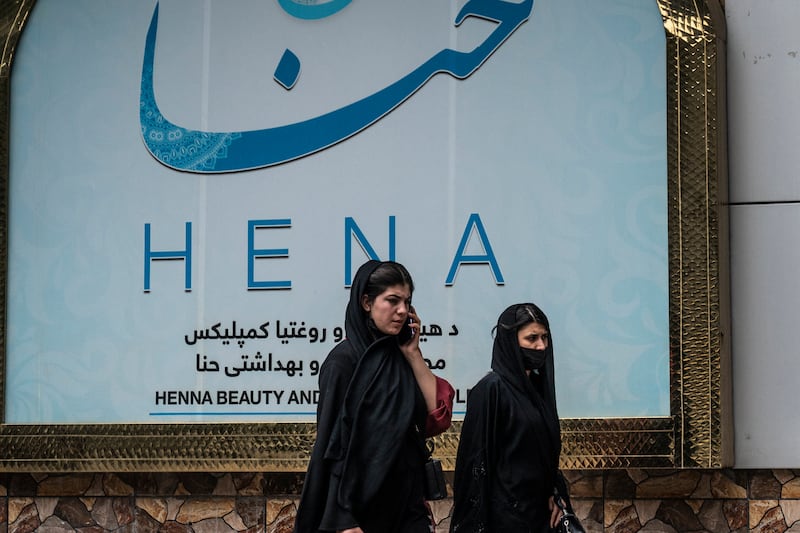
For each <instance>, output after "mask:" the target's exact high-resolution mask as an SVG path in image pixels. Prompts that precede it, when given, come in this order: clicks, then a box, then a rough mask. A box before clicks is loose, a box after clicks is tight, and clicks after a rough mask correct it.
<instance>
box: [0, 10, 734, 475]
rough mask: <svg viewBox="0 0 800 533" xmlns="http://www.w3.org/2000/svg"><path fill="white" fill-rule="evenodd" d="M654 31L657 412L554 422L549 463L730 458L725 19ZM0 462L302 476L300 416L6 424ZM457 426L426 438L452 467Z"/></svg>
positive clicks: (9, 17)
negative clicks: (658, 41) (659, 176)
mask: <svg viewBox="0 0 800 533" xmlns="http://www.w3.org/2000/svg"><path fill="white" fill-rule="evenodd" d="M655 1H657V3H658V6H659V9H660V10H661V14H662V17H663V19H664V28H665V33H666V38H667V94H666V99H667V127H668V134H667V158H668V201H669V206H668V241H669V272H670V279H669V292H670V294H669V317H670V318H669V330H670V350H671V353H670V369H671V370H670V412H671V415H670V416H668V417H658V418H609V419H564V420H562V428H563V452H562V460H561V461H562V467H563V468H568V469H569V468H573V469H592V468H658V467H668V468H719V467H725V466H730V464H731V463H732V427H733V426H732V419H731V416H732V411H731V401H730V347H729V346H728V344H727V343H726V342H724V339H726V338H729V335H727V334H728V332H729V331H730V327H729V305H728V304H729V283H728V271H727V269H728V260H727V259H728V249H727V247H728V241H727V218H728V217H727V212H726V210H725V208H724V206H725V204H726V201H727V166H726V146H725V138H726V128H725V97H724V96H725V93H724V91H725V71H724V62H725V53H724V52H725V35H724V33H725V29H724V16H723V12H722V8H721V6H720V5H719V3H718V0H655ZM34 4H35V0H0V35H2V36H3V37H4V39H3V50H2V57H0V129H1V130H0V217H2V219H1V220H0V262H1V263H2V264H0V300H1V301H2V305H0V376H2V379H0V416H2V417H4V415H5V392H6V391H5V375H6V374H5V370H6V369H5V364H6V357H5V354H6V352H5V348H6V347H5V322H6V307H5V302H6V283H7V278H6V273H7V271H8V233H7V231H6V230H7V225H8V207H9V206H8V202H9V198H8V190H9V110H10V100H9V98H10V74H11V64H12V59H13V56H14V50H15V47H16V45H17V43H18V40H19V37H20V34H21V32H22V30H23V27H24V25H25V22H26V20H27V18H28V16H29V14H30V12H31V10H32V9H33V7H34ZM3 419H4V418H0V471H7V472H103V471H109V472H135V471H148V472H154V471H201V472H211V471H220V472H246V471H271V472H304V471H305V469H306V465H307V461H308V457H309V452H310V449H311V445H312V444H313V440H314V424H307V423H306V424H300V423H269V424H266V423H265V424H254V423H247V424H238V423H231V424H89V425H83V424H81V425H10V424H2V420H3ZM460 427H461V424H460V423H454V424H453V427H452V428H451V429H450V430H448V431H447V432H446V433H445V434H443V435H441V436H439V437H437V440H438V442H437V455H438V456H439V457H440V458H441V459H442V460H443V462H444V465H445V467H446V468H448V469H450V470H452V469H453V468H454V465H455V454H456V449H457V446H458V434H459V430H460Z"/></svg>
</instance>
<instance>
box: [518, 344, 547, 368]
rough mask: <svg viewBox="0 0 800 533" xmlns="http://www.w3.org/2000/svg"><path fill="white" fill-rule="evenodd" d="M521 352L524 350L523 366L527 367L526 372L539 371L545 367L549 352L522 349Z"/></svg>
mask: <svg viewBox="0 0 800 533" xmlns="http://www.w3.org/2000/svg"><path fill="white" fill-rule="evenodd" d="M520 350H522V366H523V367H525V370H538V369H540V368H542V367H543V366H544V362H545V360H546V359H547V352H545V351H544V350H532V349H531V348H521V347H520Z"/></svg>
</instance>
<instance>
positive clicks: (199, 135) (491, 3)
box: [139, 0, 533, 173]
mask: <svg viewBox="0 0 800 533" xmlns="http://www.w3.org/2000/svg"><path fill="white" fill-rule="evenodd" d="M329 4H331V8H336V9H337V10H340V9H342V8H343V7H344V6H345V5H347V3H346V2H345V3H343V2H330V3H329ZM290 5H291V3H287V2H282V3H281V6H282V7H283V8H284V9H285V10H286V9H287V7H288V6H290ZM323 5H324V4H323ZM532 8H533V0H525V1H523V2H520V3H512V2H507V1H503V0H469V1H468V2H467V3H466V4H465V5H464V7H463V8H462V9H461V11H460V12H459V13H458V15H457V16H456V18H455V25H456V26H459V25H461V23H462V22H463V21H464V20H466V19H467V18H469V17H478V18H481V19H485V20H488V21H491V22H494V23H497V26H496V28H495V29H494V30H493V31H492V32H491V33H490V34H489V36H488V37H487V38H486V39H485V40H484V41H483V42H482V43H480V44H479V45H478V46H476V47H475V48H474V49H473V50H472V51H469V52H460V51H457V50H453V49H450V48H447V49H444V50H440V51H439V52H437V53H435V54H434V55H433V56H432V57H431V58H430V59H428V60H427V61H425V62H423V63H422V64H421V65H420V66H419V67H417V68H416V69H414V70H413V71H411V72H409V73H408V74H406V75H405V76H403V77H402V78H400V79H398V80H397V81H395V82H394V83H392V84H389V85H388V86H387V87H385V88H383V89H381V90H379V91H377V92H375V93H373V94H371V95H369V96H366V97H364V98H362V99H361V100H358V101H355V102H353V103H351V104H349V105H345V106H343V107H341V108H339V109H335V110H333V111H330V112H328V113H325V114H322V115H320V116H317V117H313V118H310V119H307V120H303V121H300V122H295V123H293V124H285V125H281V126H275V127H270V128H265V129H260V130H251V131H238V132H210V131H200V130H190V129H188V128H184V127H182V126H179V125H177V124H174V123H172V122H170V121H169V120H168V119H167V118H166V117H165V116H164V115H163V114H162V112H161V109H159V107H158V104H157V102H156V97H155V92H154V90H153V65H154V59H155V45H156V33H157V28H158V4H156V7H155V10H154V12H153V17H152V19H151V22H150V28H149V29H148V31H147V39H146V42H145V52H144V63H143V67H142V82H141V96H140V111H139V121H140V123H141V128H142V137H143V140H144V143H145V146H146V147H147V149H148V150H149V151H150V153H151V154H152V155H153V157H155V158H156V159H157V160H158V161H159V162H161V163H163V164H164V165H166V166H168V167H171V168H174V169H177V170H184V171H189V172H197V173H222V172H236V171H241V170H250V169H255V168H263V167H269V166H273V165H278V164H281V163H285V162H287V161H291V160H294V159H298V158H301V157H305V156H307V155H310V154H313V153H315V152H318V151H320V150H324V149H326V148H328V147H331V146H333V145H335V144H337V143H339V142H341V141H343V140H345V139H347V138H349V137H352V136H353V135H355V134H357V133H358V132H360V131H362V130H363V129H365V128H367V127H368V126H370V125H371V124H373V123H375V122H376V121H378V120H380V119H381V118H383V117H384V116H386V115H387V114H388V113H390V112H391V111H392V110H394V109H395V108H396V107H397V106H399V105H400V104H402V103H403V102H404V101H406V100H407V99H408V98H409V97H411V96H412V95H413V94H414V93H416V92H417V91H418V90H419V89H420V88H421V87H422V86H423V85H425V83H427V82H428V80H430V79H431V78H432V77H433V76H434V75H436V74H439V73H446V74H449V75H451V76H453V77H454V78H458V79H465V78H467V77H469V76H470V75H471V74H472V73H473V72H475V70H477V69H478V68H479V67H480V66H481V65H482V64H483V63H484V62H485V61H486V60H487V58H489V56H490V55H492V53H493V52H494V51H495V50H497V48H498V47H500V45H501V44H503V42H504V41H505V40H506V39H507V38H508V37H509V36H510V35H511V34H512V33H513V32H514V30H516V29H517V28H518V27H519V26H520V25H521V24H522V23H524V22H525V21H526V20H528V17H529V16H530V13H531V10H532ZM309 16H310V15H309ZM322 16H327V15H325V14H320V15H319V17H322ZM298 73H299V59H298V58H297V57H296V56H294V54H293V53H292V52H291V51H290V50H287V51H286V52H285V53H284V60H282V61H281V63H280V64H279V66H278V69H277V71H276V74H275V79H276V81H277V82H278V83H280V84H281V85H283V86H284V87H285V88H286V89H287V90H290V89H291V88H292V87H293V86H294V84H295V83H296V81H297V75H298Z"/></svg>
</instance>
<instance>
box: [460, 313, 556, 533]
mask: <svg viewBox="0 0 800 533" xmlns="http://www.w3.org/2000/svg"><path fill="white" fill-rule="evenodd" d="M531 322H537V323H540V324H542V325H543V326H544V327H545V328H547V330H548V332H549V331H550V324H549V322H548V320H547V317H546V316H545V314H544V313H543V312H542V310H541V309H539V308H538V307H537V306H536V305H534V304H532V303H523V304H515V305H512V306H510V307H508V308H507V309H505V310H504V311H503V312H502V314H501V315H500V317H499V318H498V320H497V326H496V327H495V338H494V345H493V348H492V365H491V366H492V370H493V371H492V372H490V373H488V374H487V375H486V376H484V377H483V378H482V379H481V380H480V381H479V382H478V383H477V384H476V385H475V386H474V387H473V388H472V390H471V392H470V394H469V397H468V398H467V414H466V416H465V417H464V423H463V426H462V429H461V437H460V440H459V446H458V456H457V458H456V471H455V478H454V483H453V490H454V498H453V499H454V505H453V514H452V518H451V531H457V532H459V533H460V532H465V533H466V532H473V531H497V532H499V531H503V532H514V533H516V532H520V531H536V532H540V531H548V530H549V518H550V511H549V509H548V499H549V497H550V496H551V495H552V494H553V488H554V487H556V486H558V484H559V481H558V477H559V476H558V459H559V454H560V452H561V437H560V430H559V423H558V411H557V409H556V395H555V379H554V374H553V367H554V365H553V343H552V337H550V339H551V340H550V342H549V343H548V346H547V349H546V350H545V361H544V364H543V365H542V366H541V368H539V369H537V370H535V371H531V372H530V375H528V374H527V373H526V371H525V365H524V359H523V351H522V348H520V346H519V340H518V331H519V329H520V328H521V327H523V326H525V325H526V324H529V323H531Z"/></svg>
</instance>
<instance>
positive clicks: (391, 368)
mask: <svg viewBox="0 0 800 533" xmlns="http://www.w3.org/2000/svg"><path fill="white" fill-rule="evenodd" d="M381 265H382V263H381V262H379V261H368V262H367V263H365V264H364V265H362V266H361V267H360V268H359V269H358V272H357V273H356V275H355V278H354V279H353V285H352V287H351V290H350V301H349V302H348V304H347V310H346V313H345V332H346V335H347V340H348V341H349V342H350V343H351V344H352V347H353V350H354V351H355V353H357V354H361V355H360V358H359V360H358V363H357V366H356V369H355V372H354V374H353V377H352V379H351V381H350V385H349V387H348V389H347V393H346V395H345V398H344V403H343V405H342V407H341V411H340V414H339V416H338V418H337V420H336V422H335V424H334V427H333V432H332V435H331V438H330V441H329V443H328V447H327V449H326V452H325V457H326V458H339V457H341V458H343V463H342V474H341V483H340V485H339V491H338V501H339V505H341V506H342V507H343V508H345V509H347V510H349V511H351V512H354V513H357V512H359V511H360V510H362V509H364V508H365V506H367V505H368V504H369V502H370V500H371V498H372V497H373V496H374V495H375V494H376V492H377V491H378V489H380V487H381V485H382V484H383V483H384V481H385V480H386V476H387V474H388V472H389V471H390V470H391V468H392V466H393V465H394V464H395V461H396V460H397V457H398V454H399V453H400V450H401V449H402V448H401V447H400V446H399V445H398V443H400V442H402V441H403V440H404V439H405V438H407V433H408V431H409V428H410V427H412V425H413V423H414V422H416V423H417V424H420V423H424V419H425V415H426V413H425V410H424V401H423V402H422V406H423V409H422V411H421V412H419V409H417V408H415V407H416V406H419V405H420V402H418V396H421V393H420V392H419V388H418V387H417V385H416V380H415V379H414V375H413V373H412V371H411V368H410V367H409V366H408V364H407V363H406V361H405V358H404V357H403V355H402V353H401V352H400V349H399V347H398V344H397V340H396V337H395V336H384V335H382V334H380V333H379V332H378V331H377V330H375V329H374V328H372V327H370V323H369V321H368V319H367V316H366V314H365V311H364V309H363V308H362V305H361V300H362V297H363V295H364V292H365V289H366V287H367V284H368V282H369V277H370V275H371V274H372V273H373V272H375V270H376V269H377V268H378V267H380V266H381Z"/></svg>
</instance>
